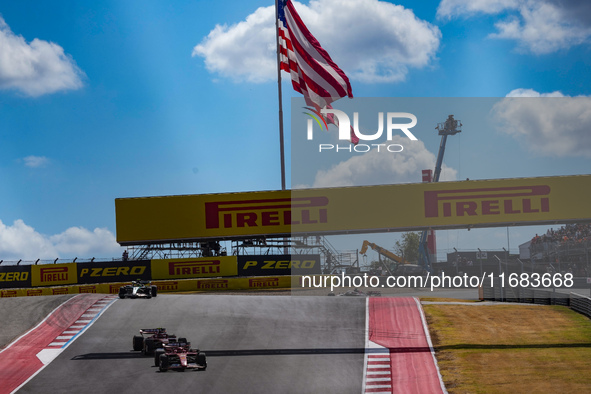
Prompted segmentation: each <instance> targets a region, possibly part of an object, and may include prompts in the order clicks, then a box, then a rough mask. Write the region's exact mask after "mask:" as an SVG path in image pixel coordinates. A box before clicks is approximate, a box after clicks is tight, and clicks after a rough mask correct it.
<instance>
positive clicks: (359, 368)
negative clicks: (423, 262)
mask: <svg viewBox="0 0 591 394" xmlns="http://www.w3.org/2000/svg"><path fill="white" fill-rule="evenodd" d="M365 302H366V300H365V298H363V297H360V298H355V297H273V296H270V297H269V296H232V295H166V294H162V295H159V296H158V297H157V298H153V299H151V300H146V299H137V300H130V299H126V300H117V301H116V302H115V303H113V305H112V306H111V307H110V308H109V309H107V310H106V311H105V312H104V314H103V315H102V316H101V317H100V318H99V319H97V320H96V321H95V322H94V324H93V325H92V326H91V327H89V328H88V330H87V331H86V332H85V333H84V334H83V335H81V336H80V337H79V338H77V340H76V341H74V342H73V343H72V344H70V346H69V347H67V348H66V349H65V350H64V351H63V352H62V353H61V354H60V355H59V356H58V357H57V358H56V359H55V360H54V361H53V362H52V363H51V364H49V365H48V366H47V367H46V368H45V369H43V370H42V371H41V372H40V373H39V374H37V375H36V376H35V377H34V378H33V379H32V380H30V381H29V382H28V383H27V384H26V385H24V386H23V387H22V388H21V389H20V390H19V391H18V392H19V393H34V394H37V393H40V392H55V393H57V392H59V393H81V392H85V393H158V392H162V393H176V392H178V393H184V392H191V393H227V394H232V393H298V394H299V393H339V394H346V393H355V394H358V393H360V392H361V390H362V379H363V357H364V355H363V352H364V348H365ZM156 327H165V328H166V329H167V331H168V332H169V333H174V334H177V336H179V337H186V338H187V339H188V340H189V341H191V342H192V344H193V347H196V345H197V346H198V347H199V348H200V349H201V350H202V351H205V352H206V353H207V362H208V368H207V370H206V371H186V372H175V371H168V372H166V373H162V372H159V371H158V368H156V367H154V366H153V358H151V357H144V356H142V355H140V354H139V352H134V351H132V337H133V335H136V334H137V333H138V330H139V329H140V328H156Z"/></svg>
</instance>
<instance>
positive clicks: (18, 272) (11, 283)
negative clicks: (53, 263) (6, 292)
mask: <svg viewBox="0 0 591 394" xmlns="http://www.w3.org/2000/svg"><path fill="white" fill-rule="evenodd" d="M18 287H31V266H30V265H22V266H18V265H8V266H4V267H2V266H0V289H2V288H3V289H10V288H18Z"/></svg>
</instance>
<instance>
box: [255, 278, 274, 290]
mask: <svg viewBox="0 0 591 394" xmlns="http://www.w3.org/2000/svg"><path fill="white" fill-rule="evenodd" d="M248 286H249V287H250V288H257V287H279V278H254V279H249V280H248Z"/></svg>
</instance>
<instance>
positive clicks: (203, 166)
mask: <svg viewBox="0 0 591 394" xmlns="http://www.w3.org/2000/svg"><path fill="white" fill-rule="evenodd" d="M272 5H273V4H272V3H270V2H268V1H224V2H211V1H194V0H193V1H181V0H178V1H175V0H171V1H166V2H164V1H151V0H143V1H141V2H140V1H131V0H129V1H128V0H118V1H85V2H77V1H73V0H69V1H61V0H56V1H54V2H42V1H18V2H4V3H3V4H2V5H0V16H1V17H2V21H1V22H0V119H2V126H1V127H0V136H1V140H0V141H1V143H0V181H1V182H2V183H1V184H2V191H3V192H2V193H0V221H1V224H0V259H5V260H15V259H16V260H18V259H20V258H23V259H28V260H35V259H36V258H42V259H53V258H55V257H60V258H68V257H75V256H78V257H80V258H83V257H85V258H90V257H97V258H99V257H107V258H109V257H118V256H120V254H121V249H120V248H119V247H118V246H117V244H116V243H115V241H114V236H115V210H114V199H115V198H118V197H137V196H156V195H173V194H199V193H218V192H234V191H248V190H276V189H279V188H280V186H281V183H280V173H279V153H278V144H279V142H278V131H277V123H278V120H277V86H276V81H275V79H274V78H275V74H276V71H274V69H273V67H274V63H273V62H274V49H273V48H274V42H273V32H274V20H273V17H272V13H273V10H272V8H269V7H272ZM296 8H297V9H298V11H299V12H300V15H301V17H302V18H303V20H304V22H305V23H306V24H307V25H308V27H309V29H310V30H311V31H312V33H313V34H314V35H315V36H316V37H317V38H318V40H319V41H320V42H321V44H322V45H323V46H324V48H325V49H326V50H327V51H328V52H329V53H330V54H331V56H332V58H333V60H334V61H335V62H336V63H337V64H339V65H340V66H341V67H342V68H343V69H344V71H345V72H346V73H347V74H348V75H349V76H350V78H351V84H352V87H353V94H354V95H355V96H356V97H505V96H506V95H508V94H510V93H511V92H513V95H528V96H531V95H536V94H538V95H546V94H553V95H555V96H557V95H560V96H566V97H564V98H565V99H568V98H569V96H588V95H589V94H591V92H589V86H591V73H589V72H588V71H587V70H588V69H589V67H590V66H591V53H590V51H591V48H590V45H589V44H590V42H591V16H590V15H591V12H590V11H591V10H590V8H589V6H588V5H587V2H586V1H577V0H568V1H562V2H559V1H558V0H545V1H532V0H502V1H501V0H489V1H485V0H482V1H477V2H475V1H468V0H442V1H396V2H378V1H376V0H355V1H354V0H348V1H344V0H340V1H337V0H319V1H315V2H310V3H308V2H304V3H303V4H300V3H297V4H296ZM283 78H284V82H285V83H284V85H283V86H284V102H285V104H284V110H285V112H286V119H285V124H286V127H288V128H289V124H290V123H289V110H290V98H291V97H297V94H296V93H295V92H293V91H292V90H291V87H290V83H289V81H288V80H287V79H288V76H287V74H284V75H283ZM517 89H528V90H519V91H517ZM569 108H574V107H572V106H571V107H569ZM581 111H583V110H581ZM583 113H584V111H583ZM575 115H576V113H575ZM443 120H444V119H441V121H443ZM462 120H463V121H464V122H466V121H467V120H468V119H462ZM581 122H582V126H581V127H578V128H574V129H567V130H565V129H561V128H560V129H557V130H556V132H555V133H554V134H553V135H551V134H552V133H546V132H544V131H543V130H537V131H536V130H524V131H523V132H521V133H517V132H516V133H507V132H502V131H499V132H498V134H497V135H494V136H490V135H488V136H484V135H483V134H479V130H477V127H473V128H472V129H471V130H468V128H466V127H465V128H464V132H463V134H462V136H461V137H458V138H454V139H453V140H450V143H449V144H448V150H447V151H446V159H445V163H446V166H447V167H449V168H450V169H452V170H454V171H455V173H454V174H455V176H456V177H457V178H456V179H463V178H466V177H469V178H471V179H490V178H506V177H518V176H519V177H521V176H540V175H569V174H581V173H587V172H588V168H589V165H590V164H591V162H590V158H591V140H590V138H591V137H589V136H588V135H589V133H588V132H587V134H583V132H582V131H581V130H589V127H586V128H585V127H583V126H590V125H591V124H589V123H591V122H589V118H588V117H587V118H584V119H582V120H581ZM585 122H588V123H585ZM477 124H478V120H474V121H473V122H472V125H477ZM433 127H434V125H433ZM556 135H559V136H560V137H561V138H560V141H561V142H560V144H562V143H563V142H564V141H571V142H572V141H576V145H572V144H571V145H568V144H566V143H565V145H564V147H563V148H560V147H559V146H558V145H559V143H558V142H557V140H556ZM421 140H422V141H423V142H424V144H425V149H426V150H428V151H429V152H431V153H433V154H434V155H436V154H437V148H438V144H439V137H438V136H437V135H436V133H433V135H430V136H426V135H425V136H423V138H421ZM483 141H486V144H485V143H483ZM557 144H558V145H557ZM573 146H576V149H575V148H572V147H573ZM553 147H554V148H553ZM559 148H560V149H559ZM288 149H289V147H288ZM553 149H554V152H553ZM289 165H290V163H289V162H288V169H289ZM419 176H420V171H419V173H418V174H417V181H418V180H419V179H420V178H419ZM289 181H290V180H289V179H288V184H289ZM392 181H393V182H396V181H400V182H406V181H408V179H406V178H404V179H402V178H401V179H398V180H397V179H394V180H392ZM498 231H500V233H499V234H501V233H502V234H501V236H499V239H501V238H503V237H502V235H503V234H504V235H505V236H504V238H505V241H506V233H505V229H503V230H502V231H501V230H498ZM498 231H497V232H498ZM532 231H533V230H532ZM511 232H512V234H514V235H515V238H516V241H515V243H514V244H513V243H512V245H511V249H512V252H516V246H517V244H518V243H521V242H525V241H526V240H527V238H528V237H530V231H529V230H527V231H526V230H525V228H522V229H511ZM513 232H514V233H513ZM533 232H534V233H535V232H536V231H533ZM474 233H477V235H473V234H474ZM494 234H496V233H494ZM518 234H519V235H518ZM497 235H498V234H497ZM533 235H534V234H533V233H531V236H533ZM440 237H444V238H442V239H446V240H449V239H452V240H453V242H444V245H442V244H441V242H440V246H441V247H442V248H443V249H446V248H452V247H457V248H458V249H462V248H464V249H473V248H475V247H476V246H474V245H475V244H478V245H481V246H479V247H481V248H482V249H486V248H491V249H500V247H501V246H504V245H506V243H500V241H499V242H497V243H495V242H492V241H491V239H494V238H495V237H496V235H492V236H491V235H485V233H481V235H480V236H478V232H476V231H472V232H470V234H468V233H467V232H459V230H458V231H454V232H449V234H441V235H440ZM472 237H477V238H478V239H473V238H472ZM383 242H385V243H386V245H382V246H385V247H390V246H391V245H393V244H394V239H384V241H383ZM441 252H445V250H442V251H441Z"/></svg>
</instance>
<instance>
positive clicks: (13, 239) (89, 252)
mask: <svg viewBox="0 0 591 394" xmlns="http://www.w3.org/2000/svg"><path fill="white" fill-rule="evenodd" d="M121 253H122V248H121V247H120V246H119V244H118V243H117V242H116V241H115V236H114V235H113V234H112V233H111V232H110V231H108V230H107V229H101V228H96V229H94V230H93V231H90V230H87V229H85V228H82V227H71V228H69V229H67V230H66V231H64V232H63V233H61V234H57V235H52V236H47V235H43V234H40V233H38V232H37V231H35V229H34V228H33V227H31V226H28V225H27V224H25V222H24V221H22V220H21V219H18V220H16V221H14V223H13V224H12V226H8V225H5V224H4V223H2V221H0V259H3V260H20V259H23V260H37V259H52V260H53V259H56V258H58V257H60V258H72V257H79V258H91V257H97V258H99V257H119V256H120V255H121Z"/></svg>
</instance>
